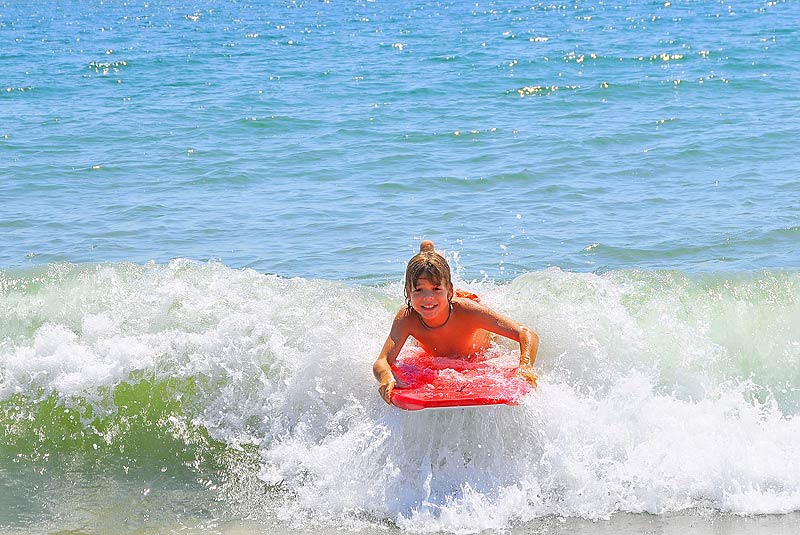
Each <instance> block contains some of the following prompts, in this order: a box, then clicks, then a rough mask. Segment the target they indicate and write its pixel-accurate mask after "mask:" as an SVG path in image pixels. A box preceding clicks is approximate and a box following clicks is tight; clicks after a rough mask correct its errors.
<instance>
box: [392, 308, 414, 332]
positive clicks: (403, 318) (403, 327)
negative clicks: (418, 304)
mask: <svg viewBox="0 0 800 535" xmlns="http://www.w3.org/2000/svg"><path fill="white" fill-rule="evenodd" d="M411 312H412V311H411V310H409V309H408V308H406V307H403V308H401V309H400V310H398V311H397V314H395V316H394V321H393V322H392V332H393V333H396V334H399V333H408V332H410V330H411V325H412V323H413V321H414V316H413V314H412V313H411Z"/></svg>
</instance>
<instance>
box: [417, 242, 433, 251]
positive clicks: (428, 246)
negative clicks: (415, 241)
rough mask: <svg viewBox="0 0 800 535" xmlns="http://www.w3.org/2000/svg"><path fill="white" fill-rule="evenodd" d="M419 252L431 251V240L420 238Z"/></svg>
mask: <svg viewBox="0 0 800 535" xmlns="http://www.w3.org/2000/svg"><path fill="white" fill-rule="evenodd" d="M419 252H420V253H427V252H433V242H432V241H431V240H422V242H420V244H419Z"/></svg>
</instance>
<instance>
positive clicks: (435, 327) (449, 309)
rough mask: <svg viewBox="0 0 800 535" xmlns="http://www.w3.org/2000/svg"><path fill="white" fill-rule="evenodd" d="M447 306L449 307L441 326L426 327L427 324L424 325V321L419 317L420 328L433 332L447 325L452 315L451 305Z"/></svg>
mask: <svg viewBox="0 0 800 535" xmlns="http://www.w3.org/2000/svg"><path fill="white" fill-rule="evenodd" d="M449 305H450V306H448V307H447V318H446V319H445V320H444V322H443V323H442V324H441V325H436V326H431V325H428V324H427V323H425V320H424V319H423V318H422V316H420V317H419V321H421V322H422V326H423V327H425V328H426V329H428V330H431V331H433V330H435V329H441V328H442V327H444V326H445V325H447V322H448V321H450V316H451V315H452V314H453V303H449ZM418 314H419V313H418Z"/></svg>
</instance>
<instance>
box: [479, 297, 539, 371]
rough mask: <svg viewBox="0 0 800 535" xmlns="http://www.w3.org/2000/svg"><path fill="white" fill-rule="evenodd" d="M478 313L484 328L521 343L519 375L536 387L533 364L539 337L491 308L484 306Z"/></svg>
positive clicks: (537, 349)
mask: <svg viewBox="0 0 800 535" xmlns="http://www.w3.org/2000/svg"><path fill="white" fill-rule="evenodd" d="M478 313H479V314H480V315H481V319H482V321H481V327H482V328H484V329H486V330H487V331H491V332H493V333H497V334H499V335H500V336H505V337H506V338H509V339H511V340H514V341H515V342H518V343H519V370H518V371H517V375H518V376H520V377H522V378H523V379H525V380H527V381H528V382H529V383H531V384H532V385H533V386H536V380H537V378H538V376H537V375H536V373H535V372H534V371H533V362H534V361H535V360H536V353H537V352H538V351H539V335H538V334H536V332H535V331H533V330H532V329H529V328H528V327H526V326H525V325H522V324H521V323H518V322H516V321H514V320H512V319H511V318H508V317H506V316H503V315H502V314H499V313H497V312H495V311H494V310H492V309H490V308H487V307H483V306H482V307H481V310H479V311H478Z"/></svg>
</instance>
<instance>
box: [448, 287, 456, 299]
mask: <svg viewBox="0 0 800 535" xmlns="http://www.w3.org/2000/svg"><path fill="white" fill-rule="evenodd" d="M454 294H455V291H454V290H453V284H452V283H450V284H448V285H447V300H448V301H452V300H453V295H454Z"/></svg>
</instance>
